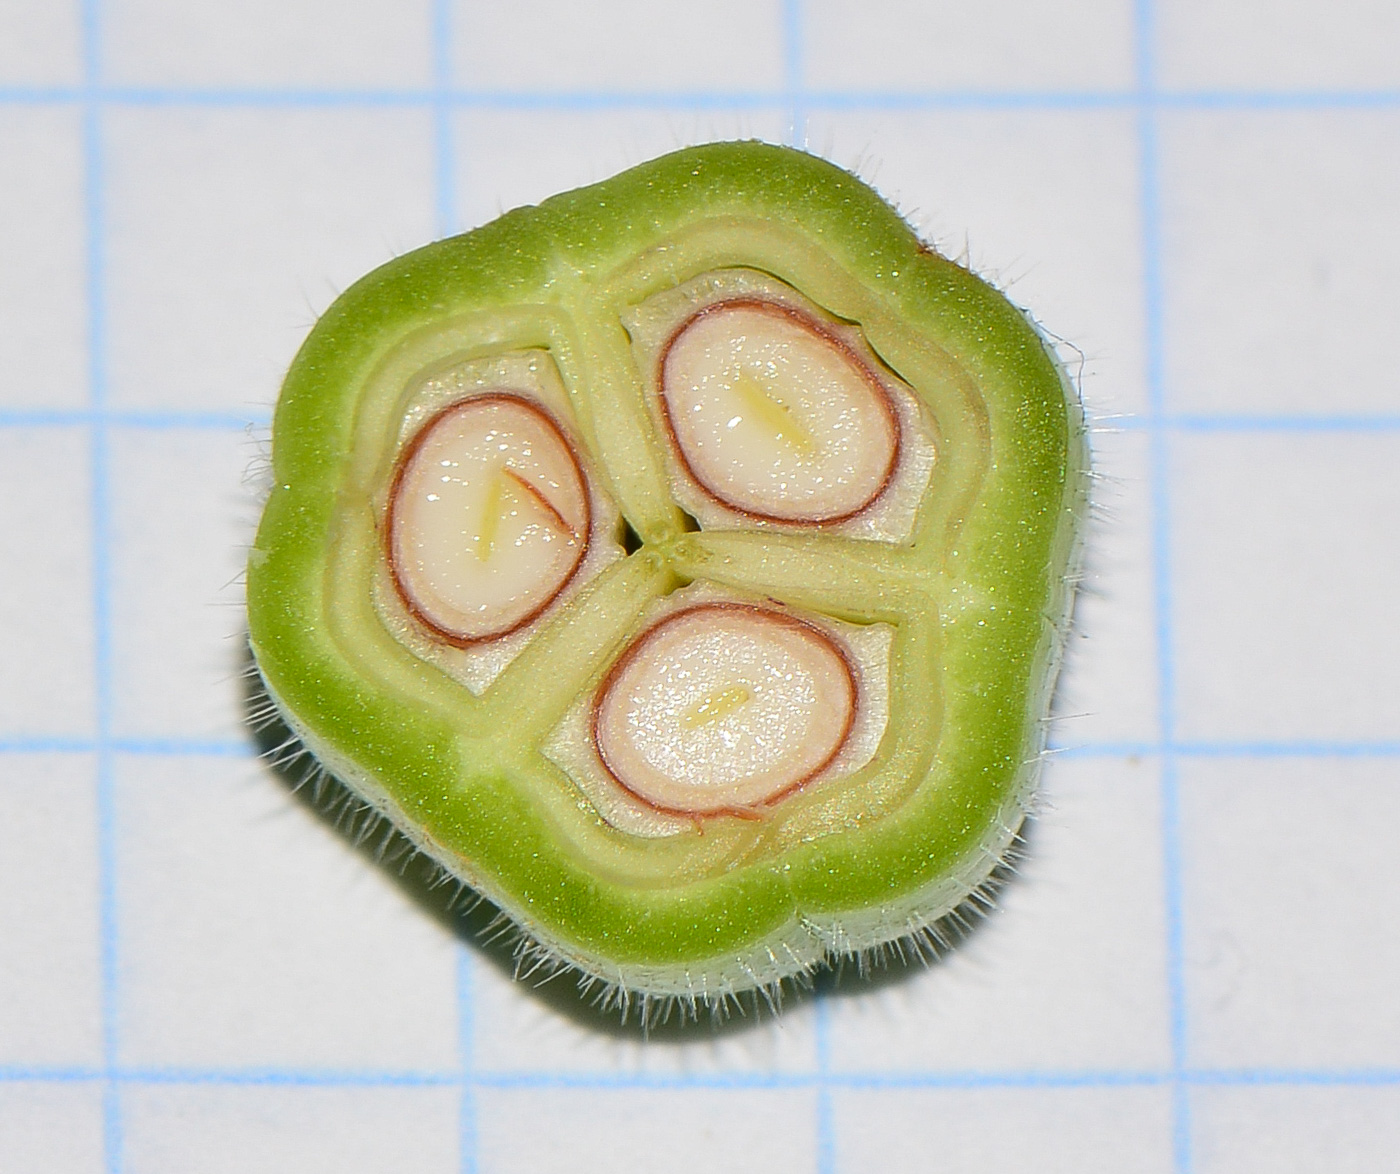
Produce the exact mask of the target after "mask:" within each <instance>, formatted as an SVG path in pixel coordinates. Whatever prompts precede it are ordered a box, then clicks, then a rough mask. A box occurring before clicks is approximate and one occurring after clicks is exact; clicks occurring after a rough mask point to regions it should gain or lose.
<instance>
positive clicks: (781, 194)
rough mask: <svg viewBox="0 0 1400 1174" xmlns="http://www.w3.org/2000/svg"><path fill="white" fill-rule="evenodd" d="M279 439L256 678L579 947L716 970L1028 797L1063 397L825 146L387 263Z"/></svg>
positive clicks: (1069, 434) (851, 948)
mask: <svg viewBox="0 0 1400 1174" xmlns="http://www.w3.org/2000/svg"><path fill="white" fill-rule="evenodd" d="M804 380H805V382H804ZM817 385H820V386H821V387H822V388H826V389H829V391H828V390H823V391H822V392H821V393H820V394H818V393H816V392H813V391H811V390H810V389H811V387H813V386H817ZM735 405H738V406H737V407H736V406H735ZM852 437H854V439H852ZM497 441H500V442H501V443H500V444H499V445H497ZM493 446H496V447H493ZM726 446H728V447H726ZM843 446H844V447H843ZM497 448H499V449H500V452H502V453H505V454H506V455H505V456H502V457H500V458H497V457H494V456H492V453H494V452H496V449H497ZM507 450H509V451H507ZM493 461H496V462H497V463H496V464H494V465H493V464H492V462H493ZM441 468H448V469H452V470H457V472H454V473H452V474H451V475H452V476H454V477H456V478H457V479H456V480H455V481H452V482H451V483H450V484H449V480H448V476H447V475H443V477H442V478H441V481H442V484H443V485H445V486H447V488H446V489H444V490H443V493H442V494H439V493H438V492H437V488H436V487H437V486H438V471H439V470H440V469H441ZM273 469H274V482H275V484H274V488H273V491H272V494H271V497H270V499H269V501H268V503H267V507H266V511H265V513H264V515H263V520H262V524H261V527H260V529H259V531H258V536H257V541H256V544H255V546H254V548H253V551H252V555H251V559H250V563H249V570H248V612H249V627H250V633H251V641H252V647H253V652H254V655H255V657H256V660H257V664H258V667H259V669H260V671H261V673H262V676H263V678H264V681H265V682H266V685H267V688H268V690H269V693H270V695H271V697H272V698H273V699H274V701H275V702H276V704H277V706H278V707H279V708H280V710H281V712H282V714H283V715H284V717H285V718H286V720H287V722H288V723H289V724H290V726H291V727H292V729H293V730H294V731H295V732H296V733H297V734H298V735H299V736H300V737H301V738H302V740H303V741H304V742H305V744H306V746H307V747H309V748H310V750H311V751H312V752H314V754H315V755H316V756H317V757H318V758H319V759H320V761H321V763H322V764H324V766H325V767H326V768H327V769H328V770H329V771H330V772H331V773H333V774H334V775H335V776H336V777H338V778H339V779H340V780H342V781H343V782H344V783H345V784H346V785H347V786H348V787H350V788H351V789H352V790H353V791H355V792H356V793H357V794H358V795H359V796H361V797H362V798H363V799H365V800H366V801H367V802H369V803H370V804H372V805H373V806H374V807H375V808H377V809H378V810H379V811H380V812H382V813H383V814H384V815H386V816H388V818H390V819H391V820H392V821H393V822H394V823H395V824H396V825H397V826H398V827H399V828H400V829H401V830H402V831H403V833H404V834H405V835H407V836H408V837H409V838H410V839H411V840H412V841H413V842H414V843H415V844H416V845H417V846H418V847H419V848H420V849H421V850H422V851H424V852H425V853H427V854H429V855H430V856H431V857H433V858H434V859H435V860H436V861H438V862H439V863H440V864H441V865H442V866H443V867H444V868H445V869H447V870H448V871H449V872H451V873H452V874H454V875H455V876H457V877H459V878H460V879H461V880H463V881H464V882H466V883H467V884H468V885H470V886H471V887H472V888H473V889H475V890H477V891H478V892H480V893H482V894H484V895H485V896H487V897H488V898H490V900H491V901H493V902H495V903H496V904H497V905H499V906H500V908H501V909H502V910H503V911H504V912H505V913H506V914H508V915H509V916H510V917H511V918H512V919H513V920H514V921H515V922H516V923H517V924H518V925H519V926H520V927H521V929H522V930H523V931H524V932H525V933H526V934H528V935H529V936H530V938H532V939H533V940H534V942H535V943H537V944H538V946H539V948H540V949H541V950H543V951H545V952H547V953H548V955H549V956H551V957H552V958H554V959H557V960H560V961H563V962H566V963H569V964H571V965H573V966H575V967H577V968H578V969H579V970H581V971H583V972H585V973H586V974H587V975H591V976H594V977H595V978H597V979H601V980H603V981H604V982H606V983H610V984H616V985H617V986H618V987H620V988H622V989H623V990H625V991H629V992H636V993H638V994H640V995H643V996H646V997H652V996H655V997H667V996H675V997H678V998H680V999H681V1000H683V1001H685V1002H687V1003H688V1005H689V1007H690V1008H691V1010H693V1009H694V1007H695V1005H696V1002H697V1001H702V1000H703V1001H709V1002H714V1001H716V1000H722V999H723V998H725V997H728V996H731V995H733V994H735V993H738V992H742V991H745V990H749V989H753V988H756V987H769V986H773V985H774V984H777V983H779V982H780V981H781V980H782V979H784V978H787V977H791V976H794V975H800V974H802V973H803V972H804V971H807V970H809V969H811V968H812V967H814V966H817V965H819V964H821V963H822V962H823V961H824V960H826V959H829V958H830V957H831V956H832V955H837V954H844V953H859V952H863V951H870V950H875V949H878V948H881V947H883V946H884V945H886V944H888V943H892V942H895V941H897V940H899V939H901V938H904V937H907V936H910V935H920V934H922V933H924V932H926V931H927V930H928V929H929V927H931V926H933V925H934V923H935V922H937V921H938V919H940V918H942V917H944V916H946V915H947V914H949V912H950V911H952V910H954V909H955V908H956V907H957V906H958V905H959V904H960V903H961V902H964V901H965V900H967V899H968V898H969V896H970V895H972V894H974V893H975V892H976V891H977V889H978V887H979V886H981V885H982V884H984V883H985V882H986V881H987V878H988V877H989V875H990V874H991V873H992V871H993V869H994V868H995V866H996V865H997V863H998V861H999V860H1001V859H1002V857H1003V855H1004V853H1005V852H1006V851H1007V849H1008V846H1009V845H1010V843H1011V841H1012V839H1013V837H1014V836H1015V833H1016V830H1017V828H1018V827H1019V825H1020V823H1021V821H1022V819H1023V817H1024V814H1025V811H1026V805H1027V802H1028V800H1029V796H1030V792H1031V789H1032V787H1033V785H1034V778H1035V773H1036V765H1037V762H1038V758H1039V755H1040V751H1041V749H1042V747H1043V739H1044V732H1045V726H1046V713H1047V707H1048V703H1049V695H1050V690H1051V686H1052V683H1053V679H1054V675H1055V670H1056V666H1057V662H1058V656H1059V651H1060V647H1061V644H1062V638H1063V635H1064V630H1065V626H1066V623H1067V616H1068V611H1069V606H1070V589H1069V586H1068V581H1069V580H1068V573H1069V571H1070V569H1071V566H1070V564H1071V561H1072V559H1073V557H1074V553H1075V550H1076V545H1077V540H1078V531H1079V524H1080V519H1081V515H1082V514H1083V512H1084V506H1085V501H1086V494H1085V481H1086V451H1085V445H1084V428H1083V424H1082V419H1081V414H1080V409H1079V405H1078V402H1077V400H1076V398H1075V396H1074V395H1073V393H1072V391H1071V390H1070V388H1069V386H1068V384H1067V382H1066V380H1065V379H1064V377H1063V374H1062V372H1061V371H1060V369H1059V368H1058V366H1057V364H1056V361H1055V359H1054V356H1053V355H1052V353H1051V351H1050V349H1049V347H1048V346H1047V344H1046V343H1045V341H1044V340H1043V339H1042V338H1041V337H1040V336H1039V335H1038V334H1037V333H1036V331H1035V330H1034V329H1033V328H1032V327H1031V325H1030V324H1029V323H1028V322H1027V320H1026V318H1025V316H1024V315H1023V314H1022V313H1021V312H1020V311H1018V310H1017V309H1016V308H1014V307H1013V306H1012V305H1011V304H1010V303H1009V302H1007V301H1006V299H1005V298H1003V297H1002V296H1001V295H1000V294H999V293H997V292H996V291H995V290H993V289H992V288H991V287H989V286H988V285H986V284H985V283H983V282H982V281H981V280H979V279H978V278H976V277H975V276H973V275H972V274H970V273H969V272H968V271H967V270H965V269H963V268H961V267H959V266H958V265H956V264H954V263H952V262H950V261H948V260H946V259H944V258H943V257H941V256H939V255H937V254H936V253H934V252H933V251H931V250H930V249H929V248H928V247H927V246H925V245H923V244H921V243H920V241H919V240H918V239H917V238H916V237H915V235H914V234H913V233H912V232H911V231H910V229H909V228H908V227H907V226H906V225H905V224H904V222H903V221H902V220H901V219H900V218H899V217H898V216H897V215H896V214H895V213H894V212H893V211H892V210H891V209H890V208H889V207H888V206H887V205H886V204H885V203H884V202H883V201H882V200H881V199H880V197H879V196H878V195H877V194H876V193H874V192H873V191H871V190H870V189H869V188H867V187H865V186H864V185H863V184H861V183H860V182H859V181H857V180H855V179H853V178H852V177H851V176H850V175H848V174H846V173H845V172H843V171H841V170H839V169H837V168H835V167H833V166H831V165H830V164H827V163H825V162H822V161H821V160H818V159H815V158H812V157H811V156H809V155H806V154H803V153H800V152H798V151H793V150H788V149H784V148H779V147H772V146H766V145H762V144H758V143H727V144H719V145H713V146H707V147H699V148H694V149H690V150H684V151H679V152H676V153H675V154H672V155H668V156H666V157H665V158H662V159H658V160H655V161H654V162H651V163H647V164H644V165H642V166H640V167H637V168H634V169H632V170H631V171H628V172H625V173H623V174H622V175H619V176H617V177H615V178H613V179H611V180H608V181H606V182H604V183H601V184H598V185H596V186H593V187H589V188H584V189H581V190H579V191H575V192H569V193H566V194H564V195H561V196H557V197H555V198H553V199H551V200H547V201H545V202H544V203H543V204H541V205H540V206H538V207H531V208H522V209H518V210H516V211H514V212H511V213H508V214H507V215H505V216H503V217H501V218H500V219H499V220H497V221H495V222H494V223H492V224H489V225H487V226H485V227H484V228H480V229H478V230H476V231H474V232H471V233H468V234H466V235H464V236H459V237H455V238H452V239H449V240H445V241H440V242H438V243H436V244H433V245H429V246H427V247H426V248H422V249H419V250H417V251H416V252H413V253H410V254H409V255H407V256H404V257H401V258H399V259H397V260H395V261H393V262H391V263H390V264H388V265H385V266H383V267H382V268H380V269H378V270H376V271H375V272H374V273H372V274H370V275H369V276H368V277H366V278H364V279H363V280H362V281H360V282H359V283H357V284H356V285H355V286H353V287H352V288H351V289H350V290H349V291H347V292H346V293H345V294H344V295H343V296H342V297H341V298H340V299H339V300H338V301H337V302H336V303H335V304H334V305H333V306H332V307H331V308H330V310H329V311H328V312H327V313H326V315H325V316H324V317H323V318H322V319H321V321H320V322H319V323H318V324H317V326H316V328H315V330H314V331H313V332H312V334H311V336H310V337H309V338H308V339H307V341H306V343H305V345H304V346H303V347H302V349H301V352H300V353H299V354H298V356H297V358H296V360H295V362H294V363H293V365H292V369H291V371H290V373H289V374H288V376H287V380H286V383H285V385H284V387H283V390H282V395H281V399H280V401H279V403H278V407H277V413H276V418H275V423H274V447H273ZM462 470H467V471H466V472H463V471H462ZM473 470H475V471H473ZM449 490H450V491H451V493H455V494H456V496H455V497H451V498H450V501H449V497H450V494H449ZM444 494H446V495H448V496H444ZM453 502H455V503H456V504H452V503H453ZM444 503H446V504H444ZM444 511H446V512H444ZM453 511H455V512H453ZM444 519H445V520H444ZM624 524H625V528H624ZM629 531H630V532H629ZM459 537H460V539H461V542H460V544H459V543H458V541H457V540H458V538H459ZM676 617H679V618H676ZM716 649H718V650H719V651H718V652H716ZM667 658H670V659H667ZM686 658H689V659H686ZM785 658H786V659H785ZM777 661H781V662H782V664H781V665H778V664H777ZM678 665H683V666H689V667H686V668H684V671H682V670H681V669H679V668H676V666H678ZM745 666H747V667H745ZM765 673H766V674H767V675H766V676H765V675H764V674H765ZM707 674H708V675H707ZM697 681H698V682H700V683H698V684H697V683H695V682H697ZM774 682H778V683H776V684H775V683H774ZM783 682H787V683H786V684H784V683H783ZM792 682H798V684H800V685H801V687H802V689H804V690H806V691H805V692H800V691H799V692H784V691H783V690H785V689H791V690H796V689H797V688H798V685H795V684H792ZM687 690H689V692H687ZM765 706H766V707H767V708H764V707H765ZM648 707H650V708H648ZM770 734H771V736H770ZM784 739H786V741H784ZM735 747H739V749H735ZM746 747H747V749H746ZM765 756H766V757H765Z"/></svg>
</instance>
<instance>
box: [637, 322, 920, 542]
mask: <svg viewBox="0 0 1400 1174" xmlns="http://www.w3.org/2000/svg"><path fill="white" fill-rule="evenodd" d="M659 383H660V387H661V398H662V402H663V404H664V408H665V415H666V421H667V423H668V425H669V426H670V431H671V435H672V437H673V438H674V441H675V444H676V449H677V452H678V454H679V456H680V459H681V460H682V461H683V462H684V464H685V466H686V468H687V469H688V470H689V472H690V473H691V475H692V476H693V477H694V478H695V480H696V481H697V482H698V483H699V484H700V485H701V486H702V487H703V488H704V489H705V490H706V491H707V492H708V493H710V494H711V495H712V496H713V497H715V498H716V499H717V500H719V501H721V502H723V503H724V504H726V505H728V506H730V507H732V508H733V509H735V510H738V511H741V512H743V513H747V514H752V515H754V516H755V517H760V518H767V519H770V520H773V521H785V522H808V523H813V524H817V523H823V522H834V521H841V520H843V519H845V518H849V517H851V516H853V515H855V514H858V513H859V512H860V511H861V510H863V509H865V508H866V507H867V506H869V505H870V504H871V502H873V501H874V500H875V499H876V498H877V497H878V496H879V495H880V494H881V493H882V492H883V490H884V489H885V487H886V485H888V484H889V480H890V476H891V474H892V473H893V471H894V466H895V461H896V459H897V457H898V455H899V441H900V437H899V421H898V418H897V417H896V415H895V412H894V408H893V407H892V405H891V404H890V402H889V397H888V394H887V393H886V391H885V389H884V387H883V386H881V384H880V381H879V379H878V378H877V377H876V376H875V373H874V372H873V371H871V370H870V369H869V368H868V367H866V366H865V364H864V363H863V362H862V361H861V359H860V357H859V356H857V355H856V354H855V353H853V352H852V351H851V350H850V349H849V348H847V347H846V346H844V345H843V343H842V342H841V341H840V340H839V339H837V338H835V337H833V336H832V335H831V334H830V333H828V332H826V331H825V330H823V329H822V327H821V325H820V324H819V323H818V322H816V321H815V320H813V319H810V318H807V317H806V316H804V315H802V314H800V313H798V312H797V311H795V310H792V309H790V308H788V307H786V306H783V305H781V304H779V303H776V302H766V301H762V300H760V299H758V298H745V299H742V300H737V299H736V300H733V301H725V302H718V303H715V304H713V305H710V306H707V307H706V308H705V309H703V310H701V311H700V312H699V313H697V314H696V315H695V316H694V317H693V318H691V319H690V320H689V321H688V322H686V323H685V324H684V325H682V327H681V328H680V330H678V331H677V332H676V334H675V336H674V337H673V338H672V339H671V340H670V342H669V343H668V345H667V346H666V347H665V349H664V350H663V351H662V358H661V368H660V375H659Z"/></svg>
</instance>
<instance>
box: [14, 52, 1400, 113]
mask: <svg viewBox="0 0 1400 1174" xmlns="http://www.w3.org/2000/svg"><path fill="white" fill-rule="evenodd" d="M789 68H790V62H789V61H787V60H785V61H784V71H785V73H787V72H788V70H789ZM800 98H801V103H802V105H803V106H804V107H805V108H807V109H820V110H823V111H826V112H841V111H850V110H913V111H918V110H1135V109H1154V108H1155V109H1163V110H1173V111H1206V112H1209V111H1239V112H1251V111H1261V112H1269V111H1282V112H1292V111H1308V110H1362V111H1365V110H1380V111H1388V110H1394V109H1396V108H1397V107H1400V89H1391V88H1383V89H1369V90H1347V89H1323V90H1308V89H1299V90H1156V91H1143V90H995V89H984V90H979V89H969V90H933V89H931V90H908V91H904V90H816V89H806V88H802V89H801V91H800ZM792 100H793V90H792V88H791V87H790V86H789V85H784V87H782V88H779V89H771V90H766V89H765V90H705V89H698V90H611V91H610V90H559V91H556V92H553V93H550V92H541V91H532V90H471V89H461V88H455V87H450V86H437V85H434V86H431V87H427V88H416V87H404V88H384V89H375V88H347V89H332V88H309V87H296V86H287V87H236V86H235V87H210V88H202V87H180V86H107V87H92V88H88V87H73V86H0V105H11V106H47V105H63V104H69V105H78V104H82V103H85V102H89V101H98V102H101V103H104V104H106V105H120V106H148V107H204V108H209V107H230V108H240V109H247V108H311V109H328V108H361V109H362V108H367V107H370V108H372V107H390V108H404V107H410V108H411V107H418V108H432V107H436V106H442V105H445V106H447V107H451V108H474V109H484V110H565V111H580V110H629V109H652V110H694V109H706V110H737V109H748V110H756V109H765V110H772V109H776V110H783V109H787V108H790V107H791V105H792Z"/></svg>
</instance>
